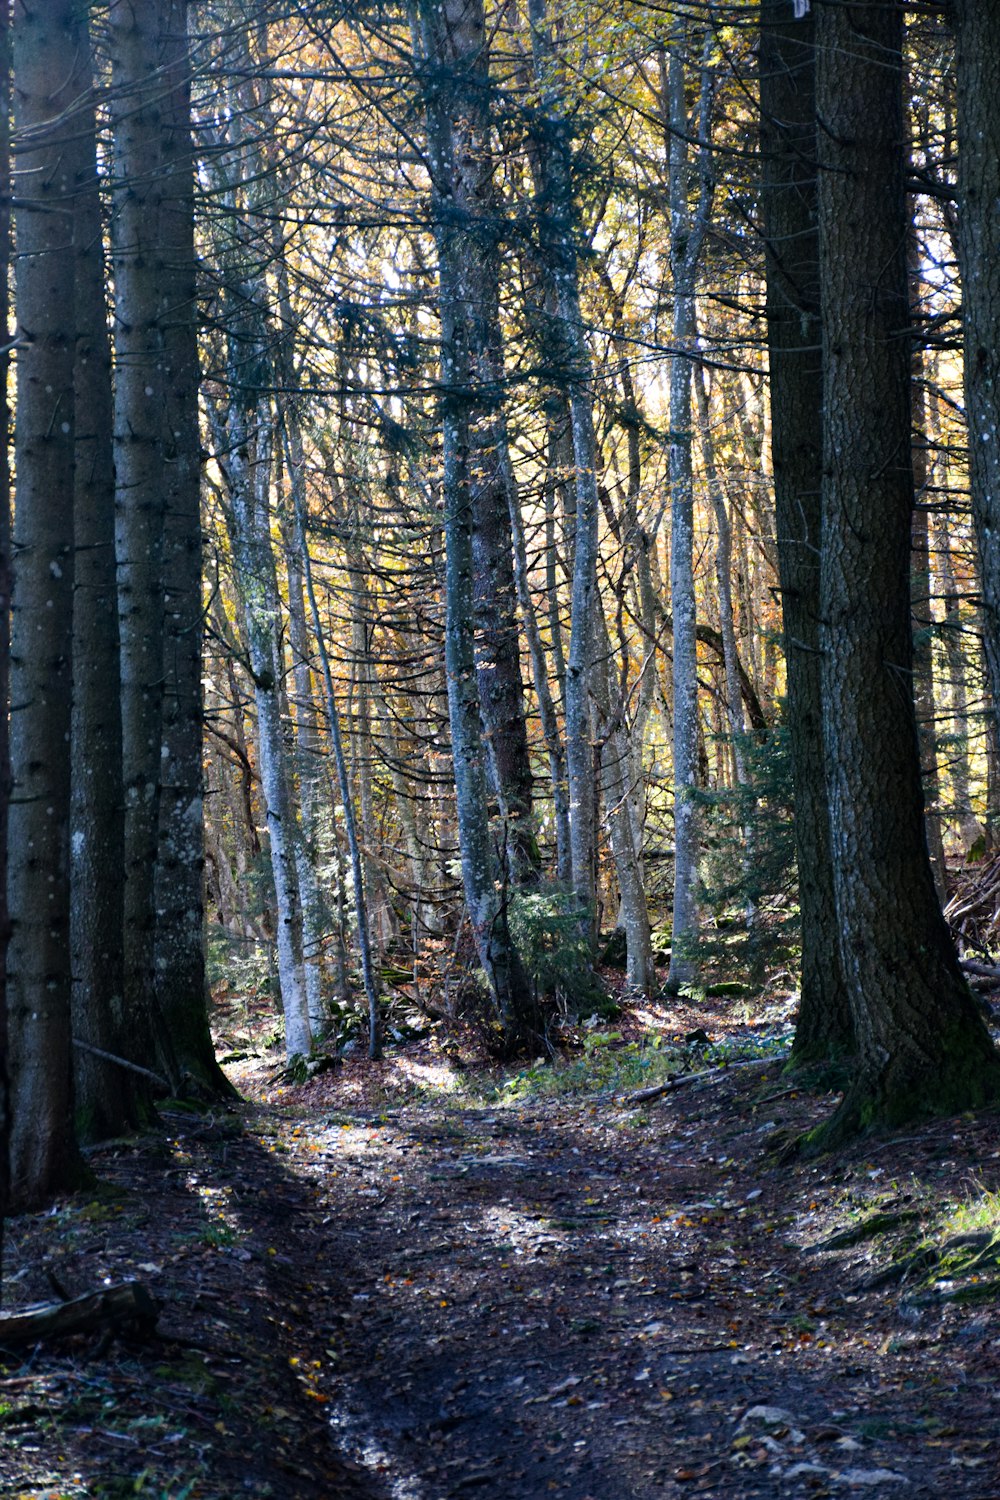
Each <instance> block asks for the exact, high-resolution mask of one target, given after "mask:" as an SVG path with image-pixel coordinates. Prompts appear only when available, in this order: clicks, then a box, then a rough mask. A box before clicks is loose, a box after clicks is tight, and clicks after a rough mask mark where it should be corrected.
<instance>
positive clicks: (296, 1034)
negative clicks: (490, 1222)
mask: <svg viewBox="0 0 1000 1500" xmlns="http://www.w3.org/2000/svg"><path fill="white" fill-rule="evenodd" d="M244 314H245V315H244V317H243V318H242V319H241V320H240V323H241V328H242V331H243V333H244V334H245V335H247V337H244V338H243V339H239V338H238V330H237V329H236V328H235V327H233V328H231V330H230V337H231V338H233V340H234V346H233V350H232V354H231V363H230V380H231V390H232V397H231V401H230V405H229V409H228V422H227V424H226V430H225V431H226V439H225V440H227V441H228V444H229V447H230V451H229V454H228V457H227V459H226V460H225V467H226V474H227V480H228V485H229V501H230V510H229V518H228V519H229V531H230V537H231V540H232V546H233V566H234V571H235V574H236V579H237V583H238V586H239V590H240V594H241V597H242V605H243V620H244V628H245V632H246V640H247V648H248V653H249V658H250V671H251V673H252V676H253V683H254V701H255V704H256V708H257V755H258V761H259V766H260V782H261V790H262V793H263V798H264V803H265V808H266V816H267V831H268V843H269V849H270V861H271V873H272V876H273V879H274V894H275V905H276V914H275V917H276V942H277V950H278V981H279V984H280V987H281V1005H282V1010H283V1012H284V1017H285V1050H286V1053H287V1055H288V1058H289V1060H290V1061H291V1060H292V1059H294V1058H296V1057H305V1056H308V1055H309V1053H310V1052H311V1051H312V1044H313V1035H312V1028H311V1025H310V1021H309V1006H308V1001H307V998H306V984H305V973H304V970H303V959H302V907H301V894H300V891H299V882H298V865H297V860H296V847H295V846H296V842H297V836H298V830H297V827H296V817H295V808H294V804H293V802H292V793H291V786H290V783H289V776H288V767H287V763H286V749H285V736H284V729H283V726H282V723H281V707H280V692H279V684H280V680H281V673H282V669H283V661H282V657H281V649H280V641H279V625H280V618H281V597H280V594H279V592H278V580H277V575H276V572H275V565H274V553H273V551H272V549H271V536H270V501H269V491H270V482H271V451H270V442H269V433H270V430H271V426H272V414H271V411H270V405H269V403H268V402H267V401H266V399H265V398H264V397H263V396H261V395H260V393H258V395H257V403H256V405H255V406H253V407H251V406H250V404H249V400H248V397H249V394H250V393H248V392H244V391H242V390H241V389H240V380H241V370H242V369H244V368H245V365H244V361H245V359H246V353H247V340H248V338H249V337H253V338H255V339H259V337H260V330H259V328H257V327H251V325H252V324H256V322H257V320H258V319H259V318H260V317H261V316H262V313H261V310H260V309H259V308H258V307H256V306H253V307H251V308H250V309H244ZM258 348H259V344H258ZM223 440H224V436H223V433H222V432H221V431H217V441H219V442H220V443H221V442H222V441H223Z"/></svg>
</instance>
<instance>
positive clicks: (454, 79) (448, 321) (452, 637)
mask: <svg viewBox="0 0 1000 1500" xmlns="http://www.w3.org/2000/svg"><path fill="white" fill-rule="evenodd" d="M419 19H420V25H419V46H420V50H421V52H422V54H423V57H424V58H425V62H426V72H427V80H426V101H427V102H426V109H427V119H428V137H429V154H430V159H431V164H432V169H431V179H432V192H433V195H434V217H435V224H434V230H435V237H436V240H437V246H438V260H439V292H438V300H439V307H440V316H441V357H440V358H441V424H442V447H443V455H442V461H443V473H442V490H443V499H444V533H445V579H446V581H445V598H446V623H445V663H446V668H447V674H448V716H449V722H450V725H451V739H452V758H453V766H454V776H455V795H456V810H457V815H458V830H459V849H460V853H461V862H462V883H463V888H464V891H465V899H466V904H467V907H468V911H469V919H470V922H471V926H472V931H473V935H474V938H475V942H476V950H477V953H478V956H479V960H480V963H481V964H482V966H483V970H484V972H485V974H486V976H487V980H488V983H489V986H490V990H491V992H492V995H493V999H494V1002H495V1005H496V1011H497V1020H498V1023H499V1026H500V1028H501V1032H502V1038H501V1045H502V1046H503V1047H504V1048H505V1050H508V1051H510V1050H514V1049H516V1048H518V1047H521V1046H523V1045H524V1044H525V1043H526V1041H527V1039H528V1033H529V1032H530V1030H531V1027H532V1024H533V1018H532V1010H533V1001H532V997H531V993H530V987H529V985H528V982H527V976H526V975H525V973H524V970H523V966H522V965H521V963H520V960H519V958H518V955H517V953H516V951H515V949H514V946H513V943H512V941H511V938H510V932H509V928H508V922H507V883H508V872H507V871H505V870H504V869H503V868H501V867H500V866H499V864H498V861H497V858H496V851H495V849H494V846H493V837H492V832H491V829H490V821H489V811H488V785H487V775H486V765H485V761H484V752H486V751H487V745H486V744H484V740H483V734H482V719H481V704H480V691H479V674H478V671H477V652H476V630H477V625H478V620H477V615H476V598H477V564H476V543H475V539H474V531H475V514H476V495H477V487H478V481H479V474H478V473H477V465H478V464H479V463H480V462H481V459H482V454H481V452H479V438H478V435H477V424H478V423H479V422H480V421H481V420H482V419H483V413H482V411H481V409H480V402H481V400H482V392H481V391H479V390H477V389H476V384H475V383H476V382H478V381H481V380H482V379H483V376H484V373H485V372H484V371H483V369H482V368H481V367H480V362H481V361H482V359H483V357H484V352H485V351H484V345H483V342H482V340H483V333H482V330H481V329H478V328H477V327H476V326H475V324H476V319H477V317H478V316H479V314H478V313H477V311H476V309H475V307H474V305H473V302H474V297H475V295H476V293H477V292H478V291H480V290H481V286H480V283H479V278H478V277H476V276H473V277H472V278H471V281H470V280H469V279H468V274H469V263H470V262H471V261H474V260H475V259H476V257H477V255H478V253H479V252H478V250H477V249H476V247H475V243H474V240H473V237H472V236H471V235H470V233H469V231H468V227H467V225H468V222H469V219H470V217H471V216H473V215H474V214H475V212H476V204H475V203H474V202H469V201H467V200H466V192H467V188H468V183H467V181H466V178H465V174H463V171H462V170H461V167H460V159H461V158H462V157H463V156H464V155H465V154H466V153H467V152H469V150H470V145H469V142H468V140H467V139H466V137H465V134H464V124H465V119H466V111H467V110H468V109H473V111H475V108H476V104H475V101H472V96H473V95H474V94H476V93H478V92H481V90H482V81H481V79H480V78H479V77H476V76H473V77H471V78H470V77H468V76H466V75H467V73H468V70H469V69H470V67H475V65H476V62H477V54H478V51H479V50H480V49H481V48H482V46H483V45H484V43H485V37H484V33H483V20H482V12H481V10H480V9H479V8H478V7H476V8H475V9H474V10H473V11H472V12H471V13H470V14H469V15H468V16H466V15H465V14H464V13H462V12H459V11H458V10H456V11H455V12H454V13H451V12H449V10H448V7H447V6H445V7H444V8H439V7H437V6H433V5H426V6H422V7H421V9H420V18H419ZM466 28H467V30H466ZM473 117H474V116H473ZM479 170H482V168H481V167H480V168H479ZM504 509H505V511H506V504H505V505H504ZM511 603H512V601H511ZM494 706H495V705H494ZM489 713H490V710H489V709H487V710H486V711H485V714H484V715H483V717H486V716H487V715H488V714H489ZM488 722H489V721H488V718H487V723H488ZM495 752H496V746H495V745H494V766H495V767H496V768H497V770H498V774H499V766H498V763H497V761H496V753H495ZM500 790H501V791H505V790H506V789H503V788H500ZM512 831H515V830H512ZM504 863H506V859H505V861H504Z"/></svg>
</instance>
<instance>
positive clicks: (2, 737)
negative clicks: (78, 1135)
mask: <svg viewBox="0 0 1000 1500" xmlns="http://www.w3.org/2000/svg"><path fill="white" fill-rule="evenodd" d="M10 105H11V67H10V6H9V5H2V6H0V262H3V261H10V260H11V259H12V258H13V257H12V251H13V248H14V247H13V244H12V243H11V234H10V230H11V222H10V214H11V210H10V193H11V177H10V166H11V161H10ZM9 327H10V278H9V277H8V276H5V277H4V278H3V281H2V284H0V329H4V330H6V329H8V328H9ZM6 344H7V340H6V339H4V346H5V347H4V350H3V353H2V354H0V436H2V441H0V1304H2V1300H3V1293H2V1288H3V1245H4V1217H5V1215H6V1212H7V1203H8V1199H9V1197H10V1080H9V1078H8V1074H7V1056H8V1054H7V943H8V940H9V938H10V927H9V923H8V916H7V854H8V847H7V819H8V809H9V804H10V584H11V560H10V501H11V494H10V479H11V475H10V446H9V443H10V437H9V435H10V403H9V401H8V399H7V381H8V378H9V374H10V352H9V350H8V349H7V348H6Z"/></svg>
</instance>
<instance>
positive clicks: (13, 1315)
mask: <svg viewBox="0 0 1000 1500" xmlns="http://www.w3.org/2000/svg"><path fill="white" fill-rule="evenodd" d="M159 1313H160V1309H159V1307H158V1306H157V1303H156V1299H155V1298H154V1297H153V1295H152V1293H151V1292H150V1291H149V1290H148V1289H147V1287H146V1286H145V1285H144V1284H143V1283H142V1282H141V1281H123V1282H122V1283H121V1284H120V1285H119V1286H111V1287H107V1288H106V1289H105V1290H104V1291H103V1292H87V1293H86V1294H85V1295H84V1296H82V1297H74V1298H73V1299H72V1301H70V1302H45V1303H42V1304H41V1305H40V1306H37V1307H26V1308H24V1309H23V1310H22V1311H21V1312H8V1313H0V1347H2V1348H5V1349H16V1348H18V1347H19V1346H22V1345H24V1344H37V1343H41V1342H42V1341H44V1340H46V1339H57V1338H65V1337H67V1335H69V1334H73V1333H92V1332H95V1331H99V1332H106V1331H108V1330H112V1331H114V1332H122V1333H133V1334H138V1335H140V1337H143V1338H149V1336H150V1335H151V1334H152V1332H153V1330H154V1328H155V1327H156V1320H157V1318H158V1317H159Z"/></svg>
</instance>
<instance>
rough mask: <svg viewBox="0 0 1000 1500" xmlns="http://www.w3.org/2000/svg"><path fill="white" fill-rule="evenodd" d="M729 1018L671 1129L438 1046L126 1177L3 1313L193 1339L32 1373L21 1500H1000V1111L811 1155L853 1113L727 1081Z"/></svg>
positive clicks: (354, 1062)
mask: <svg viewBox="0 0 1000 1500" xmlns="http://www.w3.org/2000/svg"><path fill="white" fill-rule="evenodd" d="M728 1003H730V1002H718V1003H716V1004H714V1005H713V1002H706V1003H704V1004H702V1005H700V1006H698V1007H697V1008H688V1009H685V1008H680V1009H676V1008H675V1009H674V1010H672V1011H671V1012H670V1014H669V1016H668V1017H664V1018H663V1019H664V1022H665V1024H666V1025H667V1026H668V1027H669V1028H670V1031H671V1035H672V1036H676V1037H677V1038H678V1039H679V1045H681V1046H683V1037H684V1036H685V1035H688V1036H694V1037H695V1043H694V1045H693V1046H692V1047H691V1048H689V1051H690V1066H691V1068H692V1069H693V1071H695V1072H701V1071H704V1072H705V1074H706V1076H705V1077H703V1078H701V1079H700V1080H695V1081H691V1082H688V1083H687V1085H686V1086H684V1087H681V1088H678V1089H676V1090H674V1091H671V1092H669V1093H667V1094H666V1095H664V1096H663V1097H661V1098H659V1099H656V1100H653V1101H649V1102H645V1103H639V1104H636V1103H631V1102H629V1100H628V1098H627V1096H626V1095H625V1094H624V1093H621V1092H619V1093H615V1092H613V1091H608V1090H605V1092H603V1093H594V1092H591V1093H574V1094H567V1095H560V1096H556V1097H548V1096H544V1095H533V1094H532V1093H530V1091H529V1092H524V1091H525V1090H528V1086H529V1083H530V1080H523V1081H522V1083H521V1084H520V1085H518V1084H515V1085H513V1086H511V1087H509V1088H508V1089H507V1090H506V1092H503V1093H497V1094H496V1095H495V1097H492V1098H490V1097H488V1094H489V1090H488V1089H486V1087H485V1081H484V1080H483V1078H482V1077H480V1078H479V1079H478V1081H477V1086H476V1088H475V1089H472V1090H470V1089H469V1087H468V1086H467V1085H466V1086H464V1087H463V1088H462V1089H461V1090H458V1091H457V1092H452V1093H449V1092H448V1089H449V1088H450V1087H452V1086H453V1085H455V1083H456V1080H457V1078H458V1074H457V1072H456V1069H455V1066H454V1064H453V1063H452V1062H450V1061H449V1060H448V1058H447V1057H446V1056H445V1055H444V1054H443V1053H442V1052H441V1051H440V1050H439V1049H438V1048H437V1046H436V1044H435V1043H434V1042H433V1041H432V1040H430V1039H424V1040H422V1041H419V1042H411V1043H408V1044H407V1045H405V1046H401V1047H398V1048H397V1049H396V1050H395V1051H394V1052H393V1053H392V1055H391V1056H390V1057H389V1058H388V1059H387V1060H386V1061H384V1062H381V1063H378V1064H372V1063H369V1062H368V1061H367V1060H364V1059H363V1058H360V1057H352V1058H351V1059H349V1060H347V1061H345V1062H344V1064H343V1065H342V1066H341V1067H339V1068H337V1069H336V1070H334V1071H331V1072H329V1073H325V1074H323V1075H321V1076H319V1077H317V1078H315V1079H314V1080H313V1081H311V1082H310V1083H308V1084H306V1085H303V1086H301V1087H293V1086H290V1085H285V1084H282V1083H281V1082H280V1081H278V1079H277V1077H276V1074H275V1070H274V1061H275V1060H274V1058H273V1057H270V1058H269V1057H267V1056H263V1057H244V1058H242V1059H238V1060H236V1061H234V1062H232V1063H230V1064H228V1067H229V1070H230V1072H231V1075H232V1076H233V1078H234V1081H235V1082H236V1083H237V1086H238V1087H239V1088H240V1090H241V1092H242V1093H243V1094H244V1096H245V1102H244V1103H243V1104H241V1105H239V1106H236V1107H235V1108H233V1109H231V1110H228V1111H217V1112H215V1113H214V1114H212V1115H208V1116H198V1115H194V1114H189V1113H186V1112H180V1111H176V1110H172V1111H167V1110H165V1111H164V1113H163V1119H162V1128H161V1129H159V1130H158V1131H155V1132H151V1133H150V1134H148V1135H146V1136H143V1137H142V1138H139V1139H130V1140H126V1141H119V1142H114V1143H111V1144H108V1145H105V1146H102V1147H101V1148H100V1149H99V1150H95V1151H93V1152H92V1153H91V1155H90V1162H91V1165H92V1167H93V1170H94V1173H95V1177H96V1180H97V1183H98V1186H96V1187H95V1188H93V1189H92V1190H91V1191H89V1192H87V1193H83V1194H80V1195H77V1196H76V1197H74V1198H72V1199H68V1200H66V1201H63V1202H61V1203H59V1204H57V1205H56V1206H55V1207H53V1208H52V1209H50V1210H48V1211H47V1212H45V1213H42V1214H38V1215H31V1216H25V1217H21V1218H19V1219H16V1220H14V1221H13V1222H12V1223H11V1224H10V1225H9V1226H8V1243H7V1253H6V1265H5V1272H6V1280H5V1284H4V1294H5V1305H6V1306H7V1307H12V1306H23V1305H25V1304H27V1303H30V1302H32V1301H36V1300H52V1298H53V1290H52V1282H51V1280H50V1277H52V1276H54V1277H55V1281H56V1283H57V1284H58V1286H60V1287H61V1288H63V1289H64V1291H65V1292H66V1293H67V1294H68V1295H74V1294H77V1293H79V1292H83V1291H87V1290H91V1289H94V1288H98V1287H100V1286H101V1285H104V1284H107V1283H111V1282H117V1281H120V1280H122V1279H124V1278H127V1277H132V1276H134V1277H138V1278H139V1279H141V1280H142V1281H144V1282H145V1283H146V1284H147V1285H148V1286H149V1288H150V1290H151V1291H152V1292H153V1294H154V1295H155V1297H156V1298H157V1299H158V1301H159V1304H160V1307H161V1314H160V1319H159V1325H158V1330H157V1333H156V1335H155V1337H154V1338H152V1339H151V1340H148V1341H145V1342H132V1343H130V1342H129V1341H128V1340H127V1339H121V1338H118V1337H114V1338H112V1337H110V1336H103V1337H101V1338H96V1337H95V1336H93V1335H91V1336H89V1337H87V1338H83V1337H78V1338H76V1339H74V1340H67V1341H64V1342H63V1343H62V1344H60V1345H58V1346H56V1345H52V1346H48V1345H45V1346H38V1347H37V1348H35V1349H34V1350H32V1351H31V1352H30V1353H29V1354H28V1355H24V1353H23V1352H22V1353H21V1354H20V1355H18V1356H16V1357H15V1356H8V1357H7V1358H6V1359H5V1360H4V1361H3V1363H2V1365H0V1433H2V1439H3V1441H2V1446H0V1495H3V1496H5V1497H6V1496H19V1497H28V1496H31V1497H41V1496H48V1497H56V1496H66V1497H69V1496H72V1497H76V1496H94V1497H100V1500H106V1497H108V1500H110V1497H119V1496H121V1497H123V1496H126V1495H127V1496H133V1495H143V1496H152V1497H156V1500H167V1497H169V1500H185V1497H189V1500H195V1497H200V1500H233V1497H237V1496H250V1497H254V1496H256V1497H263V1496H272V1497H278V1500H300V1497H301V1500H319V1497H327V1500H341V1497H344V1500H362V1497H366V1500H450V1497H456V1500H458V1497H464V1496H467V1495H469V1496H471V1495H482V1496H484V1497H491V1500H492V1497H497V1500H500V1497H502V1500H539V1497H545V1496H549V1495H552V1496H560V1497H565V1500H622V1497H634V1500H646V1497H650V1500H652V1497H654V1496H655V1497H657V1500H663V1497H670V1496H681V1495H690V1494H698V1495H709V1496H720V1497H732V1500H750V1497H756V1496H782V1497H784V1496H800V1495H801V1496H825V1495H834V1496H842V1495H850V1494H852V1493H857V1494H859V1495H860V1494H864V1495H868V1494H876V1495H886V1496H897V1495H898V1496H905V1497H907V1500H910V1497H914V1500H915V1497H924V1496H933V1497H940V1496H949V1497H953V1500H959V1497H968V1500H996V1497H997V1496H998V1495H1000V1378H998V1377H1000V1368H998V1365H1000V1359H998V1356H1000V1326H998V1323H997V1319H996V1315H995V1297H996V1295H997V1287H996V1284H995V1283H994V1281H993V1280H992V1279H991V1277H990V1274H989V1272H990V1269H991V1268H992V1269H996V1268H995V1267H994V1265H993V1260H992V1259H991V1255H992V1254H993V1251H992V1250H991V1247H992V1245H993V1238H992V1236H993V1233H994V1230H995V1229H996V1228H997V1227H998V1224H1000V1208H998V1206H997V1202H996V1201H994V1200H992V1199H990V1198H989V1196H988V1195H989V1194H990V1193H992V1192H995V1191H997V1190H998V1189H1000V1131H998V1118H997V1116H996V1115H995V1114H980V1115H977V1116H975V1117H963V1118H961V1119H954V1120H943V1121H941V1120H938V1121H935V1122H932V1123H929V1124H927V1125H926V1126H922V1127H920V1128H917V1129H914V1130H912V1131H910V1132H908V1133H907V1134H906V1135H905V1136H902V1137H900V1136H897V1137H893V1138H887V1139H869V1140H867V1141H864V1142H861V1143H859V1144H858V1145H857V1146H856V1147H855V1148H853V1149H851V1150H848V1151H844V1152H841V1153H838V1154H837V1155H836V1156H828V1157H824V1158H821V1159H818V1160H814V1161H802V1160H799V1159H793V1160H791V1161H789V1160H783V1159H782V1157H783V1154H784V1155H787V1153H783V1152H782V1149H781V1148H782V1146H783V1144H787V1141H788V1140H789V1139H791V1138H792V1137H793V1136H794V1135H795V1134H797V1133H799V1132H801V1131H803V1130H805V1129H807V1128H809V1127H810V1126H811V1125H813V1124H815V1123H817V1122H818V1121H819V1120H820V1119H822V1118H824V1117H825V1116H826V1115H828V1114H829V1112H830V1111H831V1110H832V1108H833V1106H834V1104H835V1102H836V1099H835V1096H834V1095H832V1094H830V1093H826V1094H824V1093H809V1092H805V1091H803V1090H801V1089H800V1088H795V1089H792V1088H791V1087H790V1085H789V1080H788V1078H787V1076H786V1075H783V1073H782V1063H781V1060H780V1059H778V1060H771V1061H768V1060H763V1061H760V1060H758V1061H750V1062H744V1063H743V1064H742V1065H737V1064H735V1063H734V1065H733V1066H731V1067H728V1068H726V1069H723V1070H721V1071H720V1070H719V1069H717V1068H713V1066H712V1062H713V1058H714V1059H715V1060H717V1059H718V1056H719V1050H718V1045H717V1046H716V1049H715V1050H714V1051H711V1050H706V1049H705V1048H704V1047H702V1048H701V1049H700V1050H699V1047H698V1043H699V1042H700V1041H701V1038H700V1037H698V1036H697V1033H699V1032H700V1033H702V1034H703V1035H704V1036H706V1037H708V1038H710V1039H711V1041H712V1042H714V1043H716V1044H719V1043H724V1042H726V1041H727V1039H728V1040H729V1041H730V1042H736V1041H738V1042H739V1043H740V1044H741V1045H744V1044H745V1043H746V1040H747V1036H748V1032H749V1033H750V1034H752V1032H753V1027H749V1028H748V1027H747V1025H746V1024H745V1023H743V1022H742V1021H737V1020H735V1019H734V1018H733V1016H732V1014H731V1013H729V1012H727V1011H726V1009H725V1008H724V1007H725V1005H726V1004H728ZM647 1019H648V1018H647ZM638 1025H639V1023H638V1022H634V1027H635V1030H636V1033H637V1031H638ZM616 1027H617V1034H618V1036H619V1038H620V1041H616V1042H609V1046H614V1045H619V1046H621V1047H623V1048H625V1047H626V1044H627V1043H628V1041H629V1037H630V1034H631V1033H630V1030H629V1023H628V1020H627V1019H626V1023H625V1024H624V1025H623V1024H622V1023H620V1022H619V1023H616ZM757 1050H762V1049H760V1048H758V1049H757ZM963 1203H965V1204H967V1205H970V1206H971V1205H974V1204H979V1205H980V1206H981V1207H982V1212H983V1214H984V1216H985V1217H984V1220H983V1222H984V1223H986V1226H987V1227H986V1228H982V1227H981V1226H980V1227H979V1228H978V1229H976V1228H975V1227H974V1228H973V1229H972V1231H968V1225H967V1222H966V1221H965V1220H962V1221H957V1220H954V1218H953V1210H954V1208H955V1206H956V1205H960V1204H963ZM968 1213H971V1207H970V1208H969V1210H968V1212H967V1218H968ZM991 1213H992V1216H993V1217H992V1219H990V1214H991ZM950 1216H951V1217H950ZM949 1223H950V1224H951V1228H950V1229H949ZM956 1223H957V1224H958V1231H961V1230H965V1231H966V1232H964V1233H962V1232H958V1231H956V1230H955V1225H956ZM991 1226H992V1227H991ZM949 1236H950V1238H949ZM942 1244H944V1245H945V1252H944V1255H945V1258H944V1259H942V1258H941V1255H942V1251H941V1249H940V1246H941V1245H942ZM935 1245H937V1246H938V1249H937V1251H935V1248H934V1247H935ZM935 1254H937V1256H938V1259H937V1261H935ZM949 1255H950V1257H951V1258H950V1259H949V1258H948V1256H949ZM977 1257H978V1258H977Z"/></svg>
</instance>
